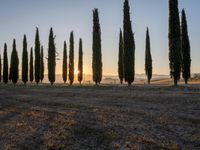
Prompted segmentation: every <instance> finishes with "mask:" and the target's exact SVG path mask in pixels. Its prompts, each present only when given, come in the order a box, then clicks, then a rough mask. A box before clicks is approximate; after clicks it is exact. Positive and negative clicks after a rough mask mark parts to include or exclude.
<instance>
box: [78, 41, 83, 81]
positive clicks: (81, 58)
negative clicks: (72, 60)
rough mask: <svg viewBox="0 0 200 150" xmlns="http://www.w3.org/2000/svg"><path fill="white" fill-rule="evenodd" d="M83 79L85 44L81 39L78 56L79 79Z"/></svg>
mask: <svg viewBox="0 0 200 150" xmlns="http://www.w3.org/2000/svg"><path fill="white" fill-rule="evenodd" d="M82 80H83V45H82V39H80V40H79V57H78V81H79V82H80V84H81V82H82Z"/></svg>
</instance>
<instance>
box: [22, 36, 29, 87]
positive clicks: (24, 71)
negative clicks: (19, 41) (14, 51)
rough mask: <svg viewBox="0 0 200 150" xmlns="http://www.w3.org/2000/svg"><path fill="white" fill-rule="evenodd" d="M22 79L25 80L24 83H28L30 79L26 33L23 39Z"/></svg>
mask: <svg viewBox="0 0 200 150" xmlns="http://www.w3.org/2000/svg"><path fill="white" fill-rule="evenodd" d="M22 81H23V82H24V84H26V82H27V81H28V51H27V41H26V35H24V40H23V52H22Z"/></svg>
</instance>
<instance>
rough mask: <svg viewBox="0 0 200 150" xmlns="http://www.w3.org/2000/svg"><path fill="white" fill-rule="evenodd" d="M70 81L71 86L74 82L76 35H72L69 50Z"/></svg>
mask: <svg viewBox="0 0 200 150" xmlns="http://www.w3.org/2000/svg"><path fill="white" fill-rule="evenodd" d="M69 81H70V85H72V84H73V82H74V34H73V32H71V34H70V49H69Z"/></svg>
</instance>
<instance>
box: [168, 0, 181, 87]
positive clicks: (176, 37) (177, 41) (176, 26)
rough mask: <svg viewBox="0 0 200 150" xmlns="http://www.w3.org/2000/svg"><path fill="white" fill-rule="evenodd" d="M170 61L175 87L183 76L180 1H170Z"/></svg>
mask: <svg viewBox="0 0 200 150" xmlns="http://www.w3.org/2000/svg"><path fill="white" fill-rule="evenodd" d="M169 61H170V64H169V66H170V76H171V78H173V79H174V85H175V86H176V85H177V84H178V81H179V79H180V74H181V38H180V19H179V10H178V0H169Z"/></svg>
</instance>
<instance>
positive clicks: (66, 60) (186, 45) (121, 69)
mask: <svg viewBox="0 0 200 150" xmlns="http://www.w3.org/2000/svg"><path fill="white" fill-rule="evenodd" d="M168 38H169V68H170V75H171V78H172V79H173V80H174V85H177V84H178V81H179V80H180V78H181V73H182V77H183V78H184V80H185V83H186V84H187V82H188V79H189V78H190V76H191V71H190V66H191V56H190V41H189V36H188V29H187V20H186V14H185V10H184V9H183V10H182V17H181V21H180V18H179V8H178V0H169V35H168ZM82 44H83V43H82V39H81V38H80V40H79V56H78V81H79V83H80V84H81V82H82V79H83V46H82ZM101 47H102V46H101V27H100V19H99V12H98V9H94V10H93V44H92V51H93V53H92V73H93V81H94V82H95V84H96V85H97V84H100V82H101V80H102V68H103V63H102V52H101ZM33 50H34V54H35V57H33ZM118 54H119V55H118V75H119V79H120V82H121V84H122V83H123V81H125V82H127V83H128V85H131V84H132V83H133V82H134V79H135V39H134V33H133V29H132V23H131V19H130V7H129V1H128V0H124V8H123V30H122V29H120V34H119V53H118ZM57 55H58V53H57V52H56V46H55V35H54V33H53V29H52V28H51V29H50V33H49V42H48V57H47V58H46V59H47V62H48V64H47V66H48V79H49V82H50V83H51V85H53V83H54V82H55V81H56V78H55V70H56V60H57V59H58V58H57ZM28 56H29V55H28V49H27V39H26V35H24V39H23V51H22V65H21V66H22V69H21V70H22V72H21V75H22V81H23V82H24V84H26V83H27V82H28V81H30V82H33V81H34V80H35V82H36V84H38V83H39V82H42V81H43V79H44V55H43V46H42V45H41V43H40V37H39V29H38V28H36V35H35V46H34V48H32V47H31V50H30V56H29V57H28ZM28 58H29V59H28ZM2 66H3V67H2ZM144 68H145V72H146V76H147V81H148V83H149V84H150V81H151V78H152V72H153V66H152V56H151V46H150V34H149V29H148V28H147V30H146V49H145V67H144ZM2 70H3V71H2ZM2 72H3V76H2ZM62 72H63V74H62V77H63V82H64V83H66V82H67V80H69V83H70V85H72V84H73V82H74V33H73V31H72V32H71V33H70V39H69V57H68V54H67V44H66V41H64V46H63V66H62ZM2 77H3V79H1V78H2ZM18 79H19V58H18V52H17V48H16V41H15V39H14V40H13V46H12V53H11V59H10V66H9V65H8V56H7V44H6V43H5V44H4V53H3V65H2V60H1V55H0V81H1V80H2V81H3V82H4V83H5V84H6V83H8V82H9V81H12V82H13V84H16V83H17V81H18Z"/></svg>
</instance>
